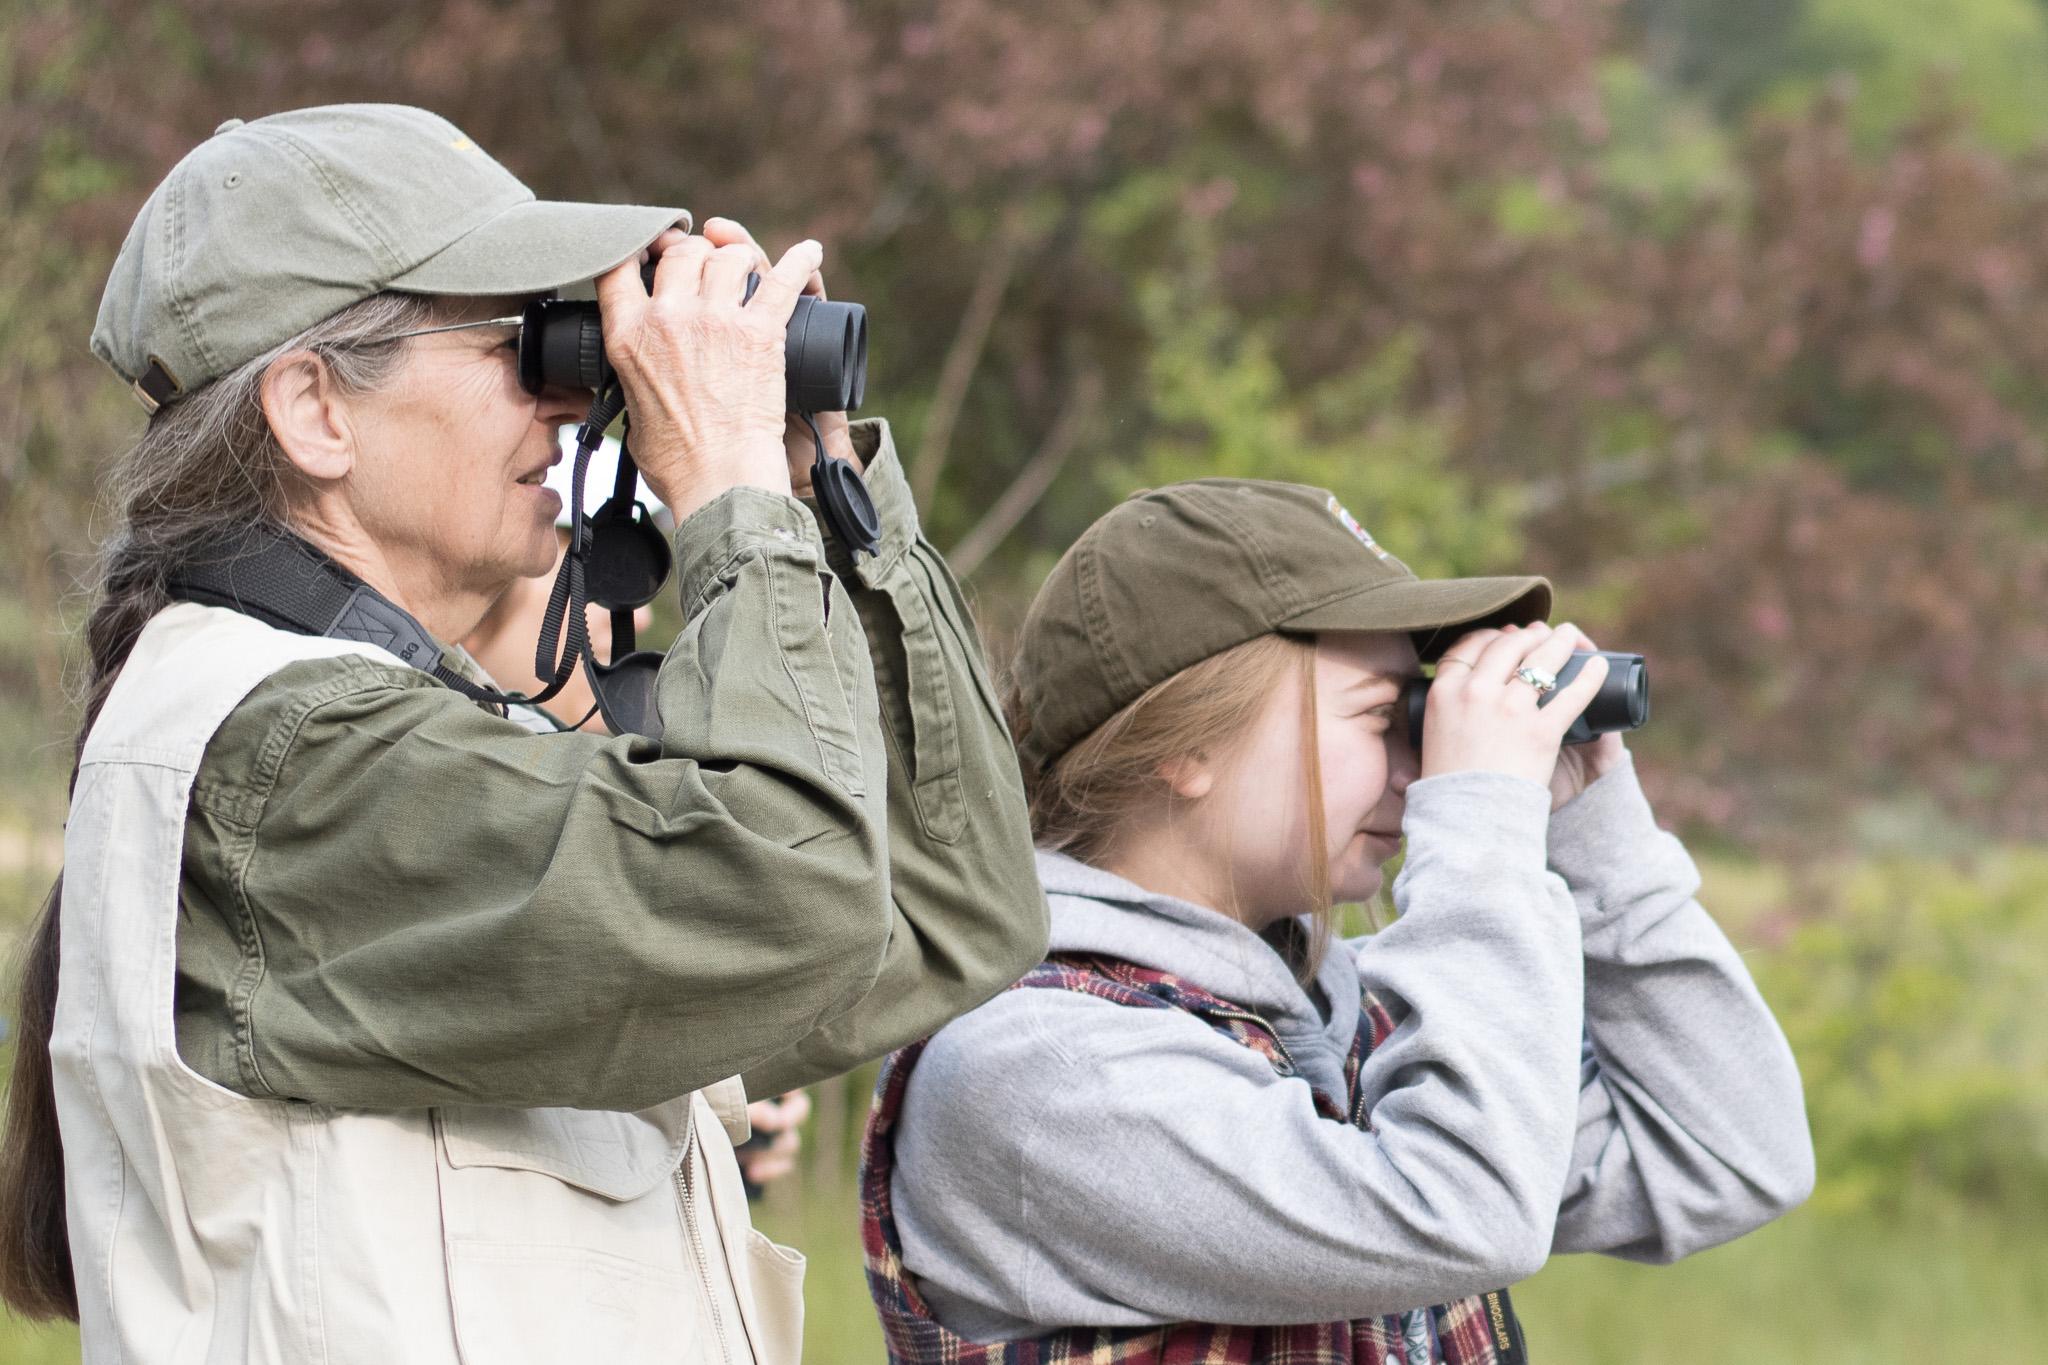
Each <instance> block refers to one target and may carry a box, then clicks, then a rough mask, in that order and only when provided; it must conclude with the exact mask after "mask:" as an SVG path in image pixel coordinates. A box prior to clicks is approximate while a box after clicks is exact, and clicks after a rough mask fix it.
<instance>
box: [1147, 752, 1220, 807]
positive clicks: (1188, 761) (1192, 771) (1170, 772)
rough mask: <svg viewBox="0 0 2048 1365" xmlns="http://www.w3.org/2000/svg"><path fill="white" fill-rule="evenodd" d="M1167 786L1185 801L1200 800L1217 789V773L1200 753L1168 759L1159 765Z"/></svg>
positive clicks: (1161, 775)
mask: <svg viewBox="0 0 2048 1365" xmlns="http://www.w3.org/2000/svg"><path fill="white" fill-rule="evenodd" d="M1159 776H1160V778H1161V780H1163V781H1164V782H1165V783H1166V785H1167V788H1168V789H1169V790H1171V791H1172V792H1173V794H1174V795H1175V796H1177V797H1179V798H1180V799H1181V800H1183V801H1199V800H1201V799H1202V798H1203V797H1205V796H1207V795H1208V794H1209V793H1210V792H1212V791H1214V790H1216V773H1215V770H1214V769H1212V768H1210V766H1209V764H1208V762H1207V760H1205V759H1204V758H1203V757H1202V756H1201V755H1200V754H1189V755H1187V756H1186V757H1184V758H1174V759H1168V760H1167V761H1166V762H1164V763H1162V764H1160V765H1159Z"/></svg>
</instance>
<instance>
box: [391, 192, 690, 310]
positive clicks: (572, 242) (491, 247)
mask: <svg viewBox="0 0 2048 1365" xmlns="http://www.w3.org/2000/svg"><path fill="white" fill-rule="evenodd" d="M677 223H681V224H683V226H684V227H685V228H687V227H688V226H689V223H690V215H689V214H688V213H686V212H684V211H683V210H682V209H669V208H654V207H651V206H649V205H645V204H570V203H562V202H559V201H556V200H545V199H542V200H529V201H528V202H526V203H524V204H515V205H513V206H512V207H511V208H509V209H506V210H505V211H504V212H503V213H501V214H499V215H498V216H497V217H495V218H492V219H489V220H488V221H486V222H484V223H483V224H481V225H480V226H478V227H475V228H472V229H470V231H468V232H467V233H465V234H463V235H462V236H460V237H457V238H456V239H455V240H454V241H452V242H450V243H449V244H448V245H447V246H445V247H443V248H442V249H441V250H440V251H438V252H436V253H435V254H433V255H432V256H429V257H427V259H426V260H424V261H421V262H420V263H419V264H418V265H416V266H414V267H413V268H412V269H410V270H408V271H406V272H405V273H404V274H403V275H400V276H399V277H398V278H396V279H394V280H392V281H391V282H390V284H389V285H387V286H386V287H387V288H390V289H396V290H400V291H402V292H404V293H408V294H453V295H466V296H478V295H494V294H544V293H546V292H547V291H549V290H551V289H561V288H563V287H565V286H567V285H571V284H575V283H577V282H578V281H581V280H587V279H590V278H592V277H593V276H597V275H602V274H603V273H604V272H605V271H607V270H610V269H611V268H612V267H613V266H615V265H617V264H619V263H620V262H621V261H626V260H630V259H632V258H633V257H634V256H636V255H638V254H639V252H640V249H641V248H642V247H644V246H646V245H647V244H648V243H649V242H652V241H653V240H654V239H655V238H656V237H659V236H660V235H661V234H662V233H663V232H664V231H666V230H667V229H668V228H670V227H673V226H674V225H675V224H677Z"/></svg>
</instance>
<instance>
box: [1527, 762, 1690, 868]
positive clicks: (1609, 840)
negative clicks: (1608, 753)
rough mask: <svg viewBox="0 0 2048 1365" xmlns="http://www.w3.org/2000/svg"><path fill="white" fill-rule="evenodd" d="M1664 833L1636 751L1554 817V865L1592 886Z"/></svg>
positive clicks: (1551, 857)
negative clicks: (1640, 777) (1638, 766)
mask: <svg viewBox="0 0 2048 1365" xmlns="http://www.w3.org/2000/svg"><path fill="white" fill-rule="evenodd" d="M1662 832H1663V831H1662V830H1660V829H1659V828H1658V826H1657V817H1656V816H1655V815H1653V814H1652V813H1651V811H1650V801H1649V798H1648V797H1646V796H1644V795H1643V788H1642V785H1641V784H1640V783H1639V782H1637V781H1636V763H1635V756H1634V755H1630V756H1629V757H1628V758H1627V760H1626V761H1624V762H1623V763H1622V764H1621V766H1620V767H1618V768H1615V769H1613V770H1612V771H1610V772H1607V773H1603V774H1602V775H1601V776H1600V778H1599V779H1598V780H1597V781H1595V782H1594V783H1593V784H1592V785H1591V786H1589V787H1587V788H1586V789H1585V790H1584V791H1582V792H1580V793H1579V794H1578V795H1577V796H1575V797H1573V798H1572V799H1571V800H1570V801H1567V802H1566V803H1565V804H1564V805H1563V806H1562V807H1560V808H1559V809H1558V811H1557V813H1556V814H1554V815H1552V816H1551V817H1550V866H1551V868H1552V870H1553V871H1555V872H1556V873H1557V874H1558V875H1559V876H1561V877H1563V878H1564V879H1565V881H1566V882H1568V883H1569V884H1571V885H1572V886H1575V887H1576V886H1592V885H1594V884H1595V883H1597V882H1599V881H1601V880H1603V878H1604V877H1606V876H1611V869H1612V867H1613V865H1614V863H1615V860H1616V859H1617V857H1619V856H1622V855H1625V854H1627V853H1629V852H1630V851H1632V850H1637V849H1641V848H1642V847H1643V845H1644V844H1645V843H1646V842H1647V841H1648V840H1651V839H1654V838H1656V837H1657V836H1658V835H1659V834H1661V833H1662Z"/></svg>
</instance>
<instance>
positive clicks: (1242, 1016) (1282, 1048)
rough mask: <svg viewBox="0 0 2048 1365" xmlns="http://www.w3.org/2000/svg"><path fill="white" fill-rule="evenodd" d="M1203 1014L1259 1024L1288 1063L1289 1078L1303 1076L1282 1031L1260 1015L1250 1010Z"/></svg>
mask: <svg viewBox="0 0 2048 1365" xmlns="http://www.w3.org/2000/svg"><path fill="white" fill-rule="evenodd" d="M1202 1013H1204V1014H1208V1015H1213V1016H1214V1017H1216V1018H1218V1019H1236V1020H1238V1021H1239V1022H1241V1023H1246V1024H1257V1025H1258V1026H1259V1028H1260V1029H1261V1030H1262V1031H1263V1032H1264V1033H1265V1035H1266V1036H1267V1037H1268V1038H1271V1039H1272V1040H1273V1046H1274V1047H1275V1048H1277V1049H1278V1050H1279V1052H1280V1060H1281V1061H1283V1062H1285V1063H1287V1074H1288V1075H1289V1076H1299V1075H1301V1066H1300V1064H1299V1063H1297V1062H1296V1061H1295V1060H1294V1054H1293V1053H1292V1052H1289V1051H1288V1050H1287V1044H1285V1043H1283V1042H1281V1041H1280V1030H1278V1029H1276V1028H1274V1027H1273V1026H1272V1025H1271V1024H1269V1023H1267V1022H1266V1021H1265V1020H1264V1019H1262V1018H1260V1017H1259V1016H1258V1015H1256V1014H1253V1013H1252V1012H1251V1011H1250V1010H1218V1009H1205V1010H1203V1011H1202Z"/></svg>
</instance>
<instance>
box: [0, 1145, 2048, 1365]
mask: <svg viewBox="0 0 2048 1365" xmlns="http://www.w3.org/2000/svg"><path fill="white" fill-rule="evenodd" d="M806 1193H808V1194H809V1195H810V1196H811V1197H808V1198H803V1197H798V1196H797V1192H796V1191H794V1190H789V1191H784V1192H781V1193H780V1194H778V1196H777V1197H776V1198H775V1200H774V1201H773V1202H774V1204H775V1205H777V1206H778V1207H775V1208H771V1209H769V1210H766V1211H764V1215H763V1217H762V1220H761V1221H762V1225H763V1227H764V1228H766V1229H767V1230H768V1231H769V1232H770V1235H772V1236H774V1237H775V1238H776V1239H777V1240H778V1241H785V1242H790V1243H792V1244H794V1245H797V1246H799V1247H801V1248H802V1249H803V1250H804V1251H805V1252H806V1253H807V1254H808V1255H809V1256H810V1261H811V1264H810V1273H809V1278H808V1280H807V1282H806V1285H805V1295H804V1297H805V1300H806V1304H807V1312H806V1322H805V1342H804V1360H805V1365H874V1363H875V1362H878V1361H880V1360H881V1359H882V1348H881V1334H880V1333H879V1332H878V1331H877V1330H876V1327H875V1319H874V1313H873V1311H872V1310H871V1309H870V1308H869V1307H868V1296H867V1290H866V1288H865V1287H864V1285H863V1283H862V1279H861V1269H860V1253H859V1248H858V1244H857V1242H856V1241H855V1232H854V1229H855V1217H854V1203H853V1189H852V1185H851V1182H850V1181H843V1182H842V1183H841V1185H840V1187H839V1188H837V1189H836V1190H834V1191H832V1192H830V1193H829V1194H822V1193H820V1192H818V1191H817V1189H816V1187H815V1186H813V1187H812V1189H811V1190H810V1191H807V1192H806ZM1515 1301H1516V1304H1517V1305H1518V1307H1519V1308H1520V1310H1521V1313H1522V1319H1523V1322H1524V1323H1525V1324H1526V1326H1527V1328H1528V1333H1529V1348H1530V1355H1531V1357H1532V1358H1533V1359H1534V1360H1536V1361H1538V1362H1540V1365H1727V1363H1728V1362H1730V1361H1741V1362H1743V1365H1924V1363H1925V1362H1928V1361H1937V1360H1939V1361H1968V1362H1970V1365H2034V1362H2038V1361H2039V1360H2040V1359H2041V1358H2042V1347H2041V1343H2042V1342H2043V1341H2044V1340H2048V1209H2042V1210H2030V1211H2029V1210H2006V1211H2003V1212H1991V1211H1987V1210H1973V1209H1970V1208H1967V1207H1965V1206H1962V1205H1960V1204H1956V1203H1953V1202H1945V1201H1942V1200H1939V1199H1935V1198H1932V1197H1928V1198H1921V1199H1916V1200H1912V1201H1908V1202H1907V1203H1906V1204H1905V1205H1904V1206H1903V1207H1901V1208H1900V1209H1898V1210H1896V1211H1894V1212H1892V1213H1888V1214H1880V1213H1870V1212H1866V1213H1858V1214H1852V1215H1827V1214H1821V1213H1817V1212H1800V1213H1796V1214H1794V1215H1792V1216H1791V1217H1790V1218H1787V1219H1785V1220H1783V1221H1782V1222H1779V1223H1776V1224H1774V1225H1772V1226H1770V1227H1768V1228H1765V1229H1763V1230H1762V1231H1760V1232H1757V1233H1754V1234H1752V1235H1750V1236H1748V1237H1745V1238H1743V1239H1742V1240H1741V1241H1738V1242H1735V1243H1733V1244H1731V1245H1729V1246H1726V1247H1721V1248H1719V1249H1717V1250H1714V1251H1710V1252H1706V1253H1704V1254H1702V1255H1699V1256H1695V1257H1693V1258H1692V1259H1691V1260H1688V1261H1684V1262H1681V1263H1680V1264H1678V1265H1676V1266H1637V1265H1626V1264H1623V1263H1621V1262H1618V1261H1612V1260H1608V1259H1606V1258H1605V1257H1598V1256H1566V1257H1560V1258H1558V1259H1557V1260H1555V1261H1553V1262H1552V1263H1551V1264H1550V1265H1549V1266H1548V1267H1547V1268H1545V1269H1544V1270H1543V1272H1542V1273H1541V1274H1539V1275H1537V1276H1536V1277H1535V1278H1534V1279H1533V1280H1530V1281H1528V1282H1527V1283H1526V1284H1524V1285H1522V1286H1521V1287H1519V1288H1518V1289H1517V1290H1516V1292H1515ZM77 1351H78V1348H77V1338H76V1335H75V1334H74V1333H72V1332H71V1331H70V1330H69V1329H36V1328H31V1327H29V1326H27V1325H26V1324H23V1323H21V1322H19V1321H16V1320H14V1319H6V1320H4V1321H0V1365H56V1362H60V1361H75V1360H76V1359H77V1358H78V1354H77Z"/></svg>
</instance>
